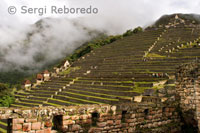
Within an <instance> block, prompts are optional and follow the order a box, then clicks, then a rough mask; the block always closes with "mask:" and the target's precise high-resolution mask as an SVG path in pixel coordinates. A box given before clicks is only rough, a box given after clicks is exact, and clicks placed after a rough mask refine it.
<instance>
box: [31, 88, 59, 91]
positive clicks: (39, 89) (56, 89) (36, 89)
mask: <svg viewBox="0 0 200 133" xmlns="http://www.w3.org/2000/svg"><path fill="white" fill-rule="evenodd" d="M60 89H61V88H47V87H45V88H31V90H32V91H41V90H42V91H43V90H49V91H54V92H56V91H59V90H60Z"/></svg>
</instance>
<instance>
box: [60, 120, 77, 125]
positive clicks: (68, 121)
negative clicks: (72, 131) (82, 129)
mask: <svg viewBox="0 0 200 133" xmlns="http://www.w3.org/2000/svg"><path fill="white" fill-rule="evenodd" d="M71 124H75V121H73V120H65V121H63V125H71Z"/></svg>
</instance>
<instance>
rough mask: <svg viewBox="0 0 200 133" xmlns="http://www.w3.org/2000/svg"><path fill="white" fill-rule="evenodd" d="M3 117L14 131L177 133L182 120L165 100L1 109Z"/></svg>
mask: <svg viewBox="0 0 200 133" xmlns="http://www.w3.org/2000/svg"><path fill="white" fill-rule="evenodd" d="M0 119H9V121H10V124H9V128H8V129H9V130H10V132H11V130H12V132H13V133H23V132H26V133H27V132H29V133H51V132H56V131H60V132H66V133H67V132H68V133H73V132H75V133H87V132H89V133H107V132H118V133H142V132H144V133H146V132H153V133H157V132H159V133H166V132H169V133H175V132H177V131H180V119H179V116H178V113H177V110H176V108H175V107H174V106H172V105H171V106H169V105H168V104H164V103H161V102H160V103H158V104H155V103H151V102H146V103H123V104H119V105H115V106H112V105H83V106H71V107H56V108H55V107H41V108H27V109H14V108H4V109H0Z"/></svg>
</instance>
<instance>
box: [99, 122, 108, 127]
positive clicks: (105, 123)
mask: <svg viewBox="0 0 200 133" xmlns="http://www.w3.org/2000/svg"><path fill="white" fill-rule="evenodd" d="M106 125H107V122H98V123H97V126H98V127H105V126H106Z"/></svg>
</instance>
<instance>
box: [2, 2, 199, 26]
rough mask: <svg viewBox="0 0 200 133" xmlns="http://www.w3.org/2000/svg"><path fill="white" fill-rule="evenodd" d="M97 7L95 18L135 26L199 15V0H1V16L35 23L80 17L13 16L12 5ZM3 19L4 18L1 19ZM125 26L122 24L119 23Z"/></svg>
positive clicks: (16, 20) (15, 20)
mask: <svg viewBox="0 0 200 133" xmlns="http://www.w3.org/2000/svg"><path fill="white" fill-rule="evenodd" d="M63 5H66V6H68V7H88V6H89V5H92V6H93V7H98V9H99V13H98V15H96V16H105V17H107V18H109V17H110V18H115V19H116V20H117V21H118V20H127V21H134V22H132V23H133V25H132V26H135V24H141V25H145V24H148V23H149V22H151V21H154V20H155V19H157V18H159V17H160V16H161V15H163V14H171V13H179V12H181V13H197V14H198V13H200V8H199V7H200V1H199V0H1V3H0V17H1V21H0V23H1V24H10V23H11V24H13V21H14V23H17V22H21V23H25V24H26V23H34V22H35V21H37V20H38V19H41V18H42V17H77V15H66V14H65V15H52V14H50V13H47V14H45V15H43V16H42V17H41V16H39V15H37V14H35V15H33V14H32V15H31V14H26V15H22V14H20V13H17V14H16V15H10V14H8V12H7V8H8V7H9V6H16V7H17V8H18V10H19V8H20V7H21V6H28V7H32V8H38V7H44V6H47V7H50V6H58V7H62V6H63ZM2 18H3V19H2ZM120 24H123V23H120Z"/></svg>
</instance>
